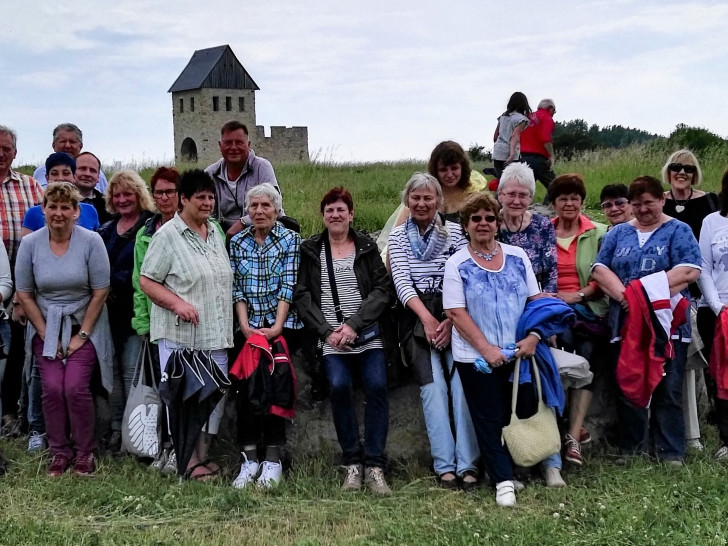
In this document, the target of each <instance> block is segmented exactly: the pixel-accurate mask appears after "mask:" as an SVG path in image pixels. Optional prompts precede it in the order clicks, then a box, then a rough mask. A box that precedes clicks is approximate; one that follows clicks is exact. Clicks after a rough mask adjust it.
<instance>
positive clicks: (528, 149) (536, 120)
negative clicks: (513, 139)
mask: <svg viewBox="0 0 728 546" xmlns="http://www.w3.org/2000/svg"><path fill="white" fill-rule="evenodd" d="M554 127H555V123H554V118H553V117H551V114H550V113H549V111H548V110H546V109H545V108H539V109H538V110H536V111H535V112H534V113H533V114H531V117H530V119H529V122H528V127H526V128H525V129H524V130H523V132H522V133H521V154H538V155H542V156H544V157H549V153H548V152H547V151H546V148H544V146H543V145H544V143H548V142H551V133H553V132H554Z"/></svg>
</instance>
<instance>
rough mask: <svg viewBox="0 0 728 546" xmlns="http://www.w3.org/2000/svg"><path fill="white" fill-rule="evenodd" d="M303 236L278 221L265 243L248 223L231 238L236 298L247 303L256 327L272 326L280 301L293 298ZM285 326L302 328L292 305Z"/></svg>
mask: <svg viewBox="0 0 728 546" xmlns="http://www.w3.org/2000/svg"><path fill="white" fill-rule="evenodd" d="M300 247H301V236H300V235H298V233H295V232H293V231H290V230H288V229H286V228H284V227H283V226H282V225H281V224H279V223H278V222H276V224H275V225H274V226H273V229H272V230H271V231H270V233H269V234H268V236H267V237H266V238H265V241H264V242H263V244H262V245H259V244H258V243H257V242H256V240H255V235H254V233H253V228H252V227H249V228H247V229H245V230H243V231H241V232H240V233H238V234H237V235H235V236H234V237H233V238H232V240H231V241H230V264H231V266H232V269H233V302H234V303H237V302H239V301H244V302H246V303H247V304H248V322H249V324H250V326H252V327H253V328H262V327H264V326H265V325H266V323H267V324H268V325H269V326H273V325H274V324H275V322H276V310H277V308H278V302H279V301H286V302H288V303H292V302H293V287H294V286H295V285H296V277H297V276H298V264H299V263H300V261H301V250H300ZM283 326H284V328H294V329H297V328H302V327H303V323H302V322H301V321H300V320H299V319H298V314H297V313H296V311H295V309H294V308H293V307H291V308H290V310H289V311H288V316H287V317H286V322H285V323H284V325H283Z"/></svg>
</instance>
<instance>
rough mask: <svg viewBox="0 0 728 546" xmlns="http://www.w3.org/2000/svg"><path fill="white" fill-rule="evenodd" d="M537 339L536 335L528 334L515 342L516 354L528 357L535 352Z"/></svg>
mask: <svg viewBox="0 0 728 546" xmlns="http://www.w3.org/2000/svg"><path fill="white" fill-rule="evenodd" d="M538 341H539V339H538V338H537V337H536V336H533V335H531V334H528V335H527V336H526V337H524V338H523V339H522V340H521V341H519V342H518V343H516V347H517V348H518V353H517V355H518V356H520V357H522V358H529V357H532V356H533V355H535V354H536V347H537V346H538Z"/></svg>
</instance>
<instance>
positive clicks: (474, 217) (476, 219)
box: [470, 214, 497, 224]
mask: <svg viewBox="0 0 728 546" xmlns="http://www.w3.org/2000/svg"><path fill="white" fill-rule="evenodd" d="M483 219H485V221H486V222H488V223H493V222H495V221H496V220H497V218H496V217H495V215H493V214H489V215H488V216H481V215H480V214H473V215H472V216H471V217H470V221H471V222H475V223H476V224H479V223H480V222H482V221H483Z"/></svg>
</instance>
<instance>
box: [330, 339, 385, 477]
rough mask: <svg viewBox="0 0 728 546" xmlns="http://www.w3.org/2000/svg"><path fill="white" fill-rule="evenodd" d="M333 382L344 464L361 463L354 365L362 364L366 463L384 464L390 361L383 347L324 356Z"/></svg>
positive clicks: (337, 428) (333, 407)
mask: <svg viewBox="0 0 728 546" xmlns="http://www.w3.org/2000/svg"><path fill="white" fill-rule="evenodd" d="M324 366H325V368H326V375H327V376H328V378H329V384H330V385H331V395H330V396H331V413H332V415H333V418H334V427H335V428H336V437H337V438H338V440H339V445H340V446H341V451H342V458H343V463H344V464H345V465H350V464H358V463H361V447H360V444H359V423H358V422H357V418H356V411H355V410H354V400H353V388H352V381H351V377H352V375H351V374H352V368H353V367H357V368H359V373H360V374H361V379H362V383H363V385H364V464H365V465H366V466H380V467H381V466H382V465H384V446H385V445H386V443H387V433H388V431H389V400H388V399H387V361H386V359H385V358H384V351H383V350H382V349H370V350H368V351H364V352H363V353H360V354H351V355H339V354H332V355H326V356H324Z"/></svg>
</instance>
